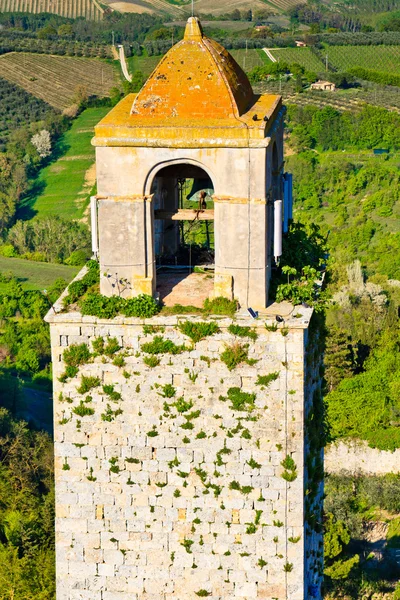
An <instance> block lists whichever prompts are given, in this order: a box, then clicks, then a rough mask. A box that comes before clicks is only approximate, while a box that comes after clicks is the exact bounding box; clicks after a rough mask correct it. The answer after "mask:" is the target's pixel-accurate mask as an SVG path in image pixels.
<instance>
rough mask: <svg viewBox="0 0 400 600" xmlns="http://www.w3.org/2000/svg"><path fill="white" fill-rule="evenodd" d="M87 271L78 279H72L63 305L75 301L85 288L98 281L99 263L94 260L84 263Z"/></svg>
mask: <svg viewBox="0 0 400 600" xmlns="http://www.w3.org/2000/svg"><path fill="white" fill-rule="evenodd" d="M86 266H87V269H88V271H87V273H86V274H85V275H84V276H83V277H82V279H79V280H78V281H73V282H72V283H71V284H70V285H69V286H68V295H67V296H66V297H65V298H64V301H63V302H64V306H68V305H69V304H73V303H74V302H77V301H78V300H79V298H81V297H82V296H83V294H85V293H86V292H87V290H88V289H89V288H90V287H92V286H93V285H96V284H98V283H99V282H100V269H99V264H98V262H97V261H95V260H89V261H88V262H87V263H86Z"/></svg>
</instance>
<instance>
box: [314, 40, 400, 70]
mask: <svg viewBox="0 0 400 600" xmlns="http://www.w3.org/2000/svg"><path fill="white" fill-rule="evenodd" d="M325 52H326V54H327V55H328V60H329V63H330V64H331V65H333V66H334V67H336V68H337V69H338V70H339V71H347V70H348V69H351V68H352V67H363V68H364V69H372V70H374V71H382V72H383V73H395V74H397V75H400V47H399V46H329V47H327V48H326V49H325V50H324V53H325Z"/></svg>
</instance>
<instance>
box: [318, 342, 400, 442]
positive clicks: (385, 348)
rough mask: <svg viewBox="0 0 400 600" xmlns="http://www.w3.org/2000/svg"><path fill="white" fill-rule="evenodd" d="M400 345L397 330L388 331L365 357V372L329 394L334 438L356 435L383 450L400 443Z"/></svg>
mask: <svg viewBox="0 0 400 600" xmlns="http://www.w3.org/2000/svg"><path fill="white" fill-rule="evenodd" d="M399 348H400V339H399V334H398V332H396V331H390V330H389V331H387V332H385V333H384V335H383V336H382V339H381V340H380V342H379V344H378V345H377V347H376V348H375V349H374V350H373V351H372V353H371V356H370V357H369V358H368V359H367V360H366V361H365V363H364V372H363V373H360V374H357V375H355V376H354V377H351V378H347V379H343V381H341V383H340V384H339V385H338V387H337V388H336V390H334V391H333V392H331V393H330V394H328V396H327V398H326V402H327V409H328V410H327V414H328V419H329V424H330V435H331V438H332V439H336V438H338V437H346V436H348V437H357V438H361V439H364V440H367V441H368V443H369V445H370V446H372V447H376V448H379V449H381V450H395V449H396V448H399V447H400V430H399V428H398V427H397V425H396V424H397V421H398V413H399V410H400V402H399V394H398V391H399V389H400V384H399V373H400V353H399Z"/></svg>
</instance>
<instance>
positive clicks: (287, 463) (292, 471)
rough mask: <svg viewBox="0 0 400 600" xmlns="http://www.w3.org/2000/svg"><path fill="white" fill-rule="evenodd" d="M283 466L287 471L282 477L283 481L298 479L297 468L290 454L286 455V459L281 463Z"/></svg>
mask: <svg viewBox="0 0 400 600" xmlns="http://www.w3.org/2000/svg"><path fill="white" fill-rule="evenodd" d="M281 465H282V467H283V468H284V469H285V470H284V472H283V473H282V475H281V477H282V479H285V480H286V481H289V482H291V481H294V480H295V479H297V466H296V463H295V462H294V460H293V458H292V457H291V456H290V455H289V454H287V455H286V458H284V460H283V461H282V462H281Z"/></svg>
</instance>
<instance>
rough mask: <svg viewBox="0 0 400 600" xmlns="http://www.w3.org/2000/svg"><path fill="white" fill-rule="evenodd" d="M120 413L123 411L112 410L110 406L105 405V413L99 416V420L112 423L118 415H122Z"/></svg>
mask: <svg viewBox="0 0 400 600" xmlns="http://www.w3.org/2000/svg"><path fill="white" fill-rule="evenodd" d="M122 412H123V411H122V410H121V409H120V408H118V409H117V410H112V408H111V406H110V405H109V404H107V408H106V411H105V412H104V413H102V415H101V420H102V421H107V422H108V423H110V422H111V421H114V419H115V418H116V417H118V415H122Z"/></svg>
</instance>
